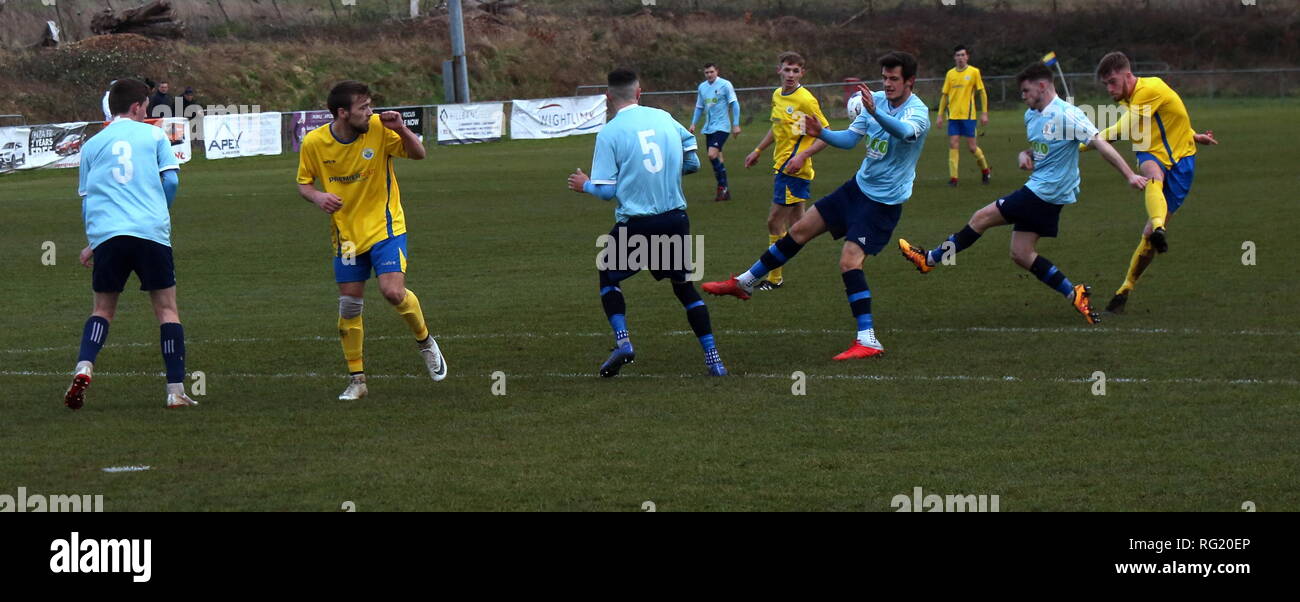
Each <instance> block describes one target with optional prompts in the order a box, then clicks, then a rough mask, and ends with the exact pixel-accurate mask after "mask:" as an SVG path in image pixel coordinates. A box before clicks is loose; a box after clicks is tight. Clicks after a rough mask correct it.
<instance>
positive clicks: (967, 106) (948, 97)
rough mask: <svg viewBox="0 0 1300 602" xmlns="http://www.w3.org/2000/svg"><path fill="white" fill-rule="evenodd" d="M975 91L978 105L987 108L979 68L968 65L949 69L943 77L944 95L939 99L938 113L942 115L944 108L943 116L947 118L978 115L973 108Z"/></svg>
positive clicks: (987, 103)
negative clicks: (963, 67)
mask: <svg viewBox="0 0 1300 602" xmlns="http://www.w3.org/2000/svg"><path fill="white" fill-rule="evenodd" d="M976 92H978V93H979V97H980V102H981V103H982V104H981V105H980V106H981V107H983V108H984V110H988V106H989V96H988V92H987V91H985V89H984V78H983V77H982V76H981V75H980V70H979V69H978V68H976V67H972V66H970V65H967V66H966V68H965V69H962V70H961V71H958V70H957V68H956V67H953V68H952V69H949V70H948V74H947V75H945V76H944V78H943V94H944V97H943V98H940V100H939V114H940V115H944V110H945V109H946V110H947V111H948V113H947V115H944V116H945V117H947V118H948V119H975V117H976V116H978V112H976V110H975V94H976Z"/></svg>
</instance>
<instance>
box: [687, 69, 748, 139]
mask: <svg viewBox="0 0 1300 602" xmlns="http://www.w3.org/2000/svg"><path fill="white" fill-rule="evenodd" d="M732 103H735V104H734V106H733V104H732ZM733 109H734V111H735V115H734V116H733V115H732V111H733ZM700 114H703V115H704V129H703V130H700V132H701V133H704V134H712V133H713V132H730V131H731V126H732V125H739V124H740V101H738V100H736V88H735V87H733V86H732V85H731V82H729V81H727V80H725V79H722V78H721V77H719V78H718V79H716V80H714V82H713V83H709V82H708V80H705V81H703V82H700V87H699V94H698V95H697V96H696V99H695V115H696V117H698V116H699V115H700ZM691 123H692V124H694V123H695V121H694V119H692V120H691Z"/></svg>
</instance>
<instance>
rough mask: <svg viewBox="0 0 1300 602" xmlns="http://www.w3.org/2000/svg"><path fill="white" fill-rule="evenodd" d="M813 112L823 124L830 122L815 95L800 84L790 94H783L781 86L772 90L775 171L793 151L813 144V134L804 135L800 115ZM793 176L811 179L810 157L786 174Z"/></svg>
mask: <svg viewBox="0 0 1300 602" xmlns="http://www.w3.org/2000/svg"><path fill="white" fill-rule="evenodd" d="M804 115H812V116H813V117H816V118H817V121H818V122H820V123H821V124H822V127H826V126H828V125H830V122H829V121H827V120H826V116H825V115H823V114H822V107H821V105H820V104H818V102H817V98H816V97H814V96H813V95H812V93H811V92H809V91H808V90H807V89H806V88H804V87H803V86H799V87H798V88H795V89H794V91H793V92H791V93H789V94H782V93H781V88H777V89H775V90H773V91H772V139H773V140H774V141H775V143H774V144H773V145H772V169H773V170H775V171H776V172H777V173H780V172H781V168H783V167H785V164H786V163H787V162H789V161H790V157H793V156H794V155H795V153H798V152H799V151H801V150H804V149H805V148H807V146H805V145H808V144H812V141H813V138H809V137H808V136H805V135H804V129H803V128H804V125H803V117H804ZM789 175H792V176H794V177H796V178H800V179H804V180H811V179H813V175H814V172H813V160H812V158H811V157H810V158H809V159H808V160H807V161H805V162H804V164H803V169H800V170H799V171H797V172H795V173H792V174H789Z"/></svg>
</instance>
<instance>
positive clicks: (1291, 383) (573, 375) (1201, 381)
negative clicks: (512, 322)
mask: <svg viewBox="0 0 1300 602" xmlns="http://www.w3.org/2000/svg"><path fill="white" fill-rule="evenodd" d="M95 375H96V376H119V377H120V376H128V377H137V376H148V377H162V376H164V375H165V373H163V372H96V373H95ZM0 376H33V377H56V376H57V377H64V378H66V377H68V376H71V373H68V372H38V371H34V370H0ZM346 376H347V375H346V374H343V373H341V372H340V373H327V372H298V373H275V374H265V373H248V372H243V373H229V374H214V373H208V377H234V378H302V379H307V378H340V379H341V378H344V377H346ZM366 376H367V377H368V378H379V379H384V378H402V379H414V380H428V379H429V375H428V374H373V373H367V374H366ZM733 376H737V377H740V378H763V379H781V380H789V379H790V375H789V374H762V373H755V372H745V373H733ZM697 377H704V374H703V373H699V374H695V373H680V374H654V373H635V372H628V373H623V374H620V375H619V376H618V378H621V379H624V380H626V379H629V378H651V379H691V378H697ZM464 378H491V374H487V373H484V374H473V375H468V376H465V377H464ZM510 378H568V379H593V380H594V379H596V378H597V376H596V373H595V372H542V373H538V374H511V375H510ZM808 378H813V379H820V380H849V381H897V382H911V381H914V382H944V381H957V382H962V381H968V382H1000V383H1014V382H1044V383H1090V382H1092V379H1091V378H1082V377H1080V378H1059V377H1058V378H1031V377H1023V376H980V375H970V374H935V375H898V374H809V375H808ZM1107 380H1108V381H1109V382H1115V383H1135V384H1178V385H1270V386H1288V387H1296V386H1300V380H1295V379H1287V378H1270V379H1261V378H1232V379H1226V378H1124V377H1115V378H1109V379H1107Z"/></svg>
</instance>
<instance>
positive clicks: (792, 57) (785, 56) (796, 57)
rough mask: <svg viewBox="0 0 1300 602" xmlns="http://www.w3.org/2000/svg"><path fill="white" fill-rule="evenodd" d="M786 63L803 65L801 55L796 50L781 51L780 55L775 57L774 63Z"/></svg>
mask: <svg viewBox="0 0 1300 602" xmlns="http://www.w3.org/2000/svg"><path fill="white" fill-rule="evenodd" d="M787 63H789V64H791V65H799V66H800V67H803V64H804V60H803V55H801V54H799V53H798V52H789V51H787V52H782V53H781V55H780V56H778V57H776V64H778V65H785V64H787Z"/></svg>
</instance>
